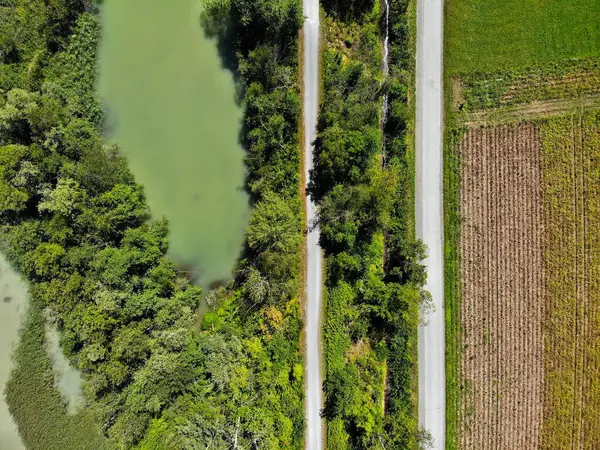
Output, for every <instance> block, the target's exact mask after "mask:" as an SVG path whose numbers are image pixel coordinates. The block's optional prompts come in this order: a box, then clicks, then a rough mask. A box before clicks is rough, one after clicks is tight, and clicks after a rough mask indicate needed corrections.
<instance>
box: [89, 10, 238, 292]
mask: <svg viewBox="0 0 600 450" xmlns="http://www.w3.org/2000/svg"><path fill="white" fill-rule="evenodd" d="M199 2H200V0H127V1H121V0H107V1H105V2H104V5H103V8H102V22H103V40H102V45H101V49H100V83H99V84H100V86H99V89H100V94H101V96H102V98H103V99H104V102H105V105H106V107H107V110H108V113H109V120H108V123H109V125H110V126H109V132H110V133H111V135H112V137H113V138H114V139H115V140H116V141H117V142H118V143H119V145H120V147H121V150H122V151H123V153H124V154H125V155H126V156H127V157H128V158H129V162H130V168H131V169H132V171H133V173H134V174H135V176H136V179H137V181H138V182H139V183H141V184H143V185H144V187H145V192H146V196H147V198H148V202H149V204H150V207H151V209H152V213H153V215H155V216H162V215H165V216H166V217H167V218H168V219H169V222H170V250H169V252H170V255H171V256H172V257H173V258H174V259H175V261H176V262H177V263H179V264H181V265H183V266H187V267H189V268H192V269H193V270H194V271H195V270H199V271H201V277H200V281H201V284H203V285H207V284H209V283H212V282H214V281H219V280H223V279H227V278H230V276H231V271H232V269H233V266H234V264H235V261H236V259H237V258H238V256H239V255H240V252H241V250H242V244H243V231H244V228H245V226H246V221H247V215H248V199H247V196H246V194H245V192H244V190H243V183H244V167H243V156H244V154H243V150H242V149H241V147H240V145H239V144H238V135H239V129H240V118H241V110H240V108H239V107H238V106H237V105H236V103H235V100H234V98H235V89H234V82H233V79H232V76H231V74H230V73H229V72H227V71H225V70H224V69H222V68H221V61H220V59H219V56H218V54H217V50H216V45H215V42H214V41H212V40H209V39H207V38H206V37H205V36H204V33H203V30H202V27H201V25H200V22H199V17H200V12H201V5H200V3H199Z"/></svg>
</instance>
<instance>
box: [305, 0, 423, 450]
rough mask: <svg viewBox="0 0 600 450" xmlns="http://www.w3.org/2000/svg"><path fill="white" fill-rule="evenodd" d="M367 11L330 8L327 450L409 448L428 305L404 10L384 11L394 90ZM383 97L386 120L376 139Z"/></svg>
mask: <svg viewBox="0 0 600 450" xmlns="http://www.w3.org/2000/svg"><path fill="white" fill-rule="evenodd" d="M367 5H368V2H367V3H365V2H358V3H356V2H355V4H351V3H344V5H341V4H336V3H332V2H328V3H327V5H326V10H327V11H328V13H329V17H327V18H326V21H325V29H326V42H327V43H328V44H327V48H326V50H325V51H324V54H323V62H324V101H323V103H322V105H321V114H320V122H319V128H318V138H317V141H316V154H315V164H314V166H315V170H314V173H313V174H312V193H313V195H314V197H315V198H316V199H317V200H318V202H319V223H320V227H321V245H322V246H323V247H324V249H325V252H326V264H327V280H326V285H327V288H328V296H327V307H326V309H327V313H326V320H325V349H326V380H325V392H326V406H325V417H326V419H327V421H328V435H327V436H328V446H329V447H330V448H336V449H350V448H356V449H374V448H416V447H417V445H418V444H419V434H418V430H417V420H416V415H415V412H416V406H415V405H414V403H413V394H412V389H413V387H414V386H415V382H414V375H415V364H416V360H415V354H416V331H417V324H418V307H419V304H420V303H421V301H422V299H423V298H426V294H425V293H424V292H423V291H422V285H423V284H424V282H425V272H424V268H423V266H422V264H421V260H422V259H423V257H424V254H425V249H424V248H423V245H422V244H421V243H420V242H418V241H415V240H414V232H413V230H412V228H411V226H412V225H411V224H412V223H413V221H412V217H411V216H412V214H413V212H412V206H411V205H412V201H411V198H412V180H411V178H412V169H411V164H412V162H411V159H410V155H409V154H408V140H407V128H408V120H409V114H408V111H409V110H408V85H409V83H410V80H411V77H410V73H411V63H410V62H409V57H410V55H411V53H412V51H411V48H410V45H411V44H410V41H409V37H408V18H407V14H408V12H407V7H408V4H407V3H406V2H404V1H400V0H397V1H393V2H391V8H392V12H393V14H392V15H391V18H392V24H391V30H390V39H391V43H392V49H393V51H392V53H391V60H390V63H391V67H390V69H391V72H390V73H391V77H390V79H389V80H381V79H380V76H379V73H380V70H381V69H380V68H381V57H380V36H381V33H380V31H381V30H380V29H379V24H380V23H381V22H380V13H379V12H378V8H377V6H375V5H371V7H367ZM342 43H343V45H342ZM384 93H387V94H388V99H389V104H390V111H389V115H388V121H387V122H386V124H385V127H384V128H383V130H382V128H381V123H380V121H381V105H382V102H383V95H384Z"/></svg>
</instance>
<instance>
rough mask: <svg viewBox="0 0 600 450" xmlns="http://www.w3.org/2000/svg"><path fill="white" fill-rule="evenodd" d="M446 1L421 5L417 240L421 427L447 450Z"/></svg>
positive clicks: (431, 0) (440, 448)
mask: <svg viewBox="0 0 600 450" xmlns="http://www.w3.org/2000/svg"><path fill="white" fill-rule="evenodd" d="M442 29H443V0H418V2H417V92H416V94H417V123H416V133H417V136H416V142H417V167H416V172H417V180H416V182H417V184H416V213H417V236H418V237H419V238H420V239H422V240H423V242H424V243H425V245H427V248H428V257H427V259H426V260H425V265H426V267H427V284H426V286H425V288H426V289H427V290H428V291H429V292H430V293H431V296H432V299H433V305H434V308H435V310H434V311H433V312H430V313H427V314H424V315H423V316H424V317H422V319H423V321H424V323H425V325H422V326H421V327H420V328H419V425H420V426H421V427H423V428H424V429H426V430H427V431H429V432H430V433H431V436H432V438H433V449H435V450H445V448H446V364H445V350H446V339H445V313H444V257H443V255H444V229H443V182H442V180H443V178H442V177H443V170H442V168H443V165H442V164H443V163H442V161H443V158H442V139H443V132H442V131H443V95H442V87H443V84H442V79H443V78H442V58H443V32H442Z"/></svg>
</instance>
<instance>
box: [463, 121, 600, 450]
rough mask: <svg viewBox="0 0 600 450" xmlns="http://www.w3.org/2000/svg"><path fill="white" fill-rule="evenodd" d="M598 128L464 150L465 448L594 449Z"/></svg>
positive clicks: (598, 442) (528, 129) (490, 136)
mask: <svg viewBox="0 0 600 450" xmlns="http://www.w3.org/2000/svg"><path fill="white" fill-rule="evenodd" d="M599 123H600V120H599V116H598V114H587V115H581V114H572V115H570V116H568V117H564V118H559V119H551V120H544V121H539V122H537V123H536V124H520V125H506V126H498V127H493V128H479V129H471V130H469V131H468V132H467V133H466V134H465V136H464V138H463V139H462V141H461V144H460V158H461V178H462V182H461V192H460V193H461V214H462V217H463V222H462V226H461V237H460V252H461V304H460V317H461V319H460V323H461V345H460V347H461V352H460V374H461V379H462V406H461V410H460V427H459V430H458V431H459V436H460V438H459V443H460V448H461V449H465V450H471V449H476V450H486V449H494V450H529V449H556V450H565V449H590V450H591V449H598V448H600V131H599Z"/></svg>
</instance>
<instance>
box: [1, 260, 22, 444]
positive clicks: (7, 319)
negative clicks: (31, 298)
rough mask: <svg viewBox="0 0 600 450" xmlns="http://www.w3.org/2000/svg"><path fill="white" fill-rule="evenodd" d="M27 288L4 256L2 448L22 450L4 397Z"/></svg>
mask: <svg viewBox="0 0 600 450" xmlns="http://www.w3.org/2000/svg"><path fill="white" fill-rule="evenodd" d="M27 295H28V294H27V285H26V284H25V282H23V281H22V280H21V278H20V277H19V274H17V273H16V272H15V271H14V270H12V268H11V267H10V265H9V264H8V262H7V261H6V259H5V258H4V256H2V255H1V254H0V449H2V450H21V449H24V448H25V447H24V446H23V444H22V443H21V439H20V437H19V433H18V431H17V426H16V424H15V423H14V421H13V420H12V417H11V415H10V412H9V411H8V405H7V404H6V400H5V397H4V388H5V387H6V382H7V381H8V378H9V375H10V371H11V368H12V361H11V356H12V352H13V348H14V346H16V344H17V341H18V338H19V328H20V326H21V320H22V318H23V315H24V313H25V308H26V306H27Z"/></svg>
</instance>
